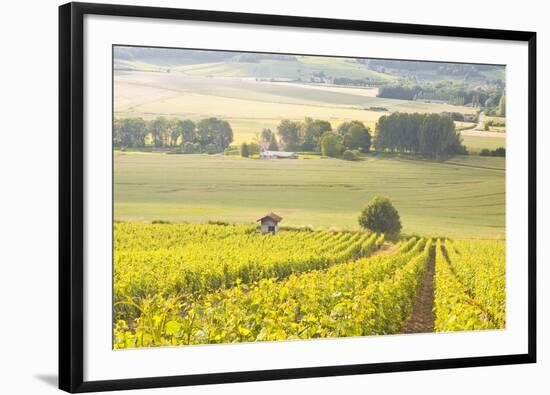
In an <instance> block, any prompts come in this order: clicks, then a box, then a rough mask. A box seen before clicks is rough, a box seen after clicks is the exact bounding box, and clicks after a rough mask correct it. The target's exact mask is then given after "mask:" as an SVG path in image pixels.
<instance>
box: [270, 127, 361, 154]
mask: <svg viewBox="0 0 550 395" xmlns="http://www.w3.org/2000/svg"><path fill="white" fill-rule="evenodd" d="M268 131H269V130H268ZM264 132H265V130H264ZM264 132H262V139H261V141H262V143H261V144H266V143H269V144H270V145H273V146H275V143H273V139H274V136H273V133H271V131H269V132H270V133H271V134H269V133H267V132H266V133H265V135H264ZM277 133H278V135H279V143H278V146H283V147H284V148H285V149H286V150H288V151H317V152H319V151H320V152H322V153H323V155H326V156H333V157H338V156H340V155H341V154H342V153H343V152H344V151H345V150H346V149H350V150H358V151H363V152H368V151H369V150H370V146H371V133H370V129H369V128H367V127H366V126H365V125H364V124H363V123H362V122H360V121H351V122H344V123H342V124H341V125H340V126H338V128H337V129H336V130H335V131H333V130H332V126H331V124H330V122H328V121H324V120H320V119H313V118H305V119H304V121H303V122H299V121H291V120H288V119H284V120H282V121H281V123H280V124H279V126H277Z"/></svg>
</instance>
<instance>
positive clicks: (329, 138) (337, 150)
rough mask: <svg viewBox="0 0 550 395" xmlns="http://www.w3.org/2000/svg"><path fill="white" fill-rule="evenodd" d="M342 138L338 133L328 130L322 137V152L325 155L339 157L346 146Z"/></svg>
mask: <svg viewBox="0 0 550 395" xmlns="http://www.w3.org/2000/svg"><path fill="white" fill-rule="evenodd" d="M340 140H341V137H339V136H338V135H336V134H334V133H332V132H326V133H325V134H324V135H323V137H322V138H321V154H322V155H324V156H330V157H333V158H338V157H339V156H340V155H341V154H342V151H343V150H344V146H343V145H342V143H341V142H340Z"/></svg>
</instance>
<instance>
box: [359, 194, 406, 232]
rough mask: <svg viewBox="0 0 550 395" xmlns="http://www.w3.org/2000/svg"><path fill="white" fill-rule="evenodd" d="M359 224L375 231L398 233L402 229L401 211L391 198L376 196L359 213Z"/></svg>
mask: <svg viewBox="0 0 550 395" xmlns="http://www.w3.org/2000/svg"><path fill="white" fill-rule="evenodd" d="M359 225H361V226H362V227H363V228H366V229H368V230H371V231H373V232H379V233H384V234H388V235H398V234H399V232H400V231H401V219H400V217H399V213H398V212H397V210H396V209H395V207H394V206H393V204H392V203H391V201H390V199H388V198H386V197H381V196H375V197H374V198H373V199H372V200H371V201H370V202H369V203H368V204H367V206H366V207H365V208H364V209H363V211H361V215H359Z"/></svg>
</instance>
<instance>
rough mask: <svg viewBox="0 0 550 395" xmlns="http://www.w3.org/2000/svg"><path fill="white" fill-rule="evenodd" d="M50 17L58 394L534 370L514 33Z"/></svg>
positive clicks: (526, 99) (531, 115)
mask: <svg viewBox="0 0 550 395" xmlns="http://www.w3.org/2000/svg"><path fill="white" fill-rule="evenodd" d="M59 12H60V14H59V15H60V31H59V54H60V55H59V56H60V57H59V81H60V86H59V97H60V99H59V100H60V103H59V104H60V117H59V119H60V127H59V134H60V142H59V144H60V153H59V155H60V166H59V169H60V170H59V171H60V174H59V179H60V218H59V221H60V223H59V225H60V238H59V240H60V246H59V251H60V262H59V276H60V297H59V301H60V306H59V307H60V329H59V344H60V349H59V361H60V362H59V378H60V380H59V381H60V388H61V389H63V390H66V391H69V392H87V391H104V390H116V389H131V388H151V387H165V386H179V385H197V384H212V383H229V382H238V381H257V380H277V379H291V378H305V377H317V376H334V375H351V374H366V373H377V372H397V371H406V370H425V369H444V368H457V367H473V366H488V365H504V364H516V363H532V362H535V360H536V316H535V311H536V306H535V302H536V300H535V284H536V276H535V260H536V259H535V255H536V237H535V236H536V233H535V232H536V212H535V210H536V184H535V180H536V177H535V175H536V168H535V163H536V157H535V155H536V149H535V147H536V142H535V134H536V122H535V120H536V113H535V111H536V110H535V109H536V68H535V67H536V35H535V33H533V32H519V31H505V30H486V29H473V28H459V27H443V26H426V25H409V24H395V23H380V22H365V21H358V20H337V19H320V18H310V17H294V16H282V15H257V14H245V13H229V12H217V11H200V10H183V9H167V8H150V7H134V6H119V5H106V4H86V3H69V4H66V5H63V6H61V7H60V9H59Z"/></svg>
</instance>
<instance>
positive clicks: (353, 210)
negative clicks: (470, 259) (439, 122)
mask: <svg viewBox="0 0 550 395" xmlns="http://www.w3.org/2000/svg"><path fill="white" fill-rule="evenodd" d="M374 195H387V196H389V197H390V198H391V199H392V200H393V201H394V203H395V205H396V207H397V208H398V210H399V212H400V214H401V217H402V221H403V224H404V232H407V233H413V232H416V233H421V234H427V235H438V234H443V235H448V236H454V237H498V236H501V235H503V234H504V225H505V218H504V160H503V159H502V158H485V157H457V158H455V159H453V160H452V161H449V162H447V163H435V162H428V161H426V162H423V161H410V160H402V159H391V158H377V157H371V158H368V160H366V161H362V162H345V161H342V160H336V159H317V160H315V159H311V160H280V161H259V160H250V159H242V158H228V157H223V156H205V155H163V154H129V153H119V152H116V153H115V219H120V220H129V221H151V220H154V219H164V220H170V221H190V222H204V221H207V220H224V221H229V222H240V223H250V222H253V221H254V220H255V219H256V218H258V217H259V216H260V215H261V214H263V213H265V212H267V211H271V210H273V211H276V212H277V213H279V214H281V215H282V216H283V217H284V221H283V224H284V225H313V226H316V227H322V228H330V227H347V228H353V227H356V226H357V225H356V223H357V222H356V221H357V215H358V213H359V211H360V209H361V208H362V206H363V205H364V204H365V203H366V202H367V201H368V200H369V199H370V198H371V197H372V196H374Z"/></svg>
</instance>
